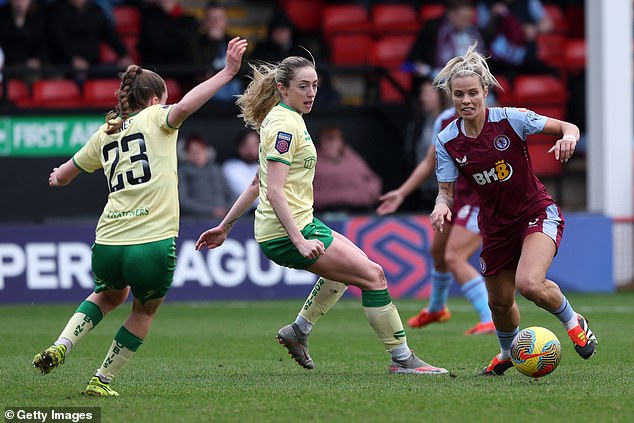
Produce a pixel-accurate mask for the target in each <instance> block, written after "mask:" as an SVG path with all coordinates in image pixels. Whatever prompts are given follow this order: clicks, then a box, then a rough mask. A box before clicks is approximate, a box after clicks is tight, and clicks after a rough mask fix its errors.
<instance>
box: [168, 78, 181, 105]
mask: <svg viewBox="0 0 634 423" xmlns="http://www.w3.org/2000/svg"><path fill="white" fill-rule="evenodd" d="M165 86H166V87H167V104H174V103H178V102H179V101H180V99H181V98H183V89H182V88H181V85H180V83H179V82H178V81H177V80H175V79H172V78H165Z"/></svg>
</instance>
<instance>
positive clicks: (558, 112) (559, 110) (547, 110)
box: [530, 105, 566, 120]
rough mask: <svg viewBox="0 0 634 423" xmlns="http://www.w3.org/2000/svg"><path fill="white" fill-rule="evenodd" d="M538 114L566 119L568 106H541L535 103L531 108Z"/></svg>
mask: <svg viewBox="0 0 634 423" xmlns="http://www.w3.org/2000/svg"><path fill="white" fill-rule="evenodd" d="M530 109H531V110H532V111H534V112H535V113H537V114H540V115H543V116H547V117H549V118H553V119H559V120H565V119H566V106H565V105H560V106H541V105H534V106H532V107H531V108H530Z"/></svg>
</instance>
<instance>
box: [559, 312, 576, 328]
mask: <svg viewBox="0 0 634 423" xmlns="http://www.w3.org/2000/svg"><path fill="white" fill-rule="evenodd" d="M561 324H562V325H564V327H565V328H566V330H570V329H572V328H574V327H575V326H577V325H578V324H579V320H578V319H577V313H575V314H574V316H573V317H572V319H570V320H568V321H567V322H561Z"/></svg>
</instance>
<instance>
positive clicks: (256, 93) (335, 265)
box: [196, 56, 447, 374]
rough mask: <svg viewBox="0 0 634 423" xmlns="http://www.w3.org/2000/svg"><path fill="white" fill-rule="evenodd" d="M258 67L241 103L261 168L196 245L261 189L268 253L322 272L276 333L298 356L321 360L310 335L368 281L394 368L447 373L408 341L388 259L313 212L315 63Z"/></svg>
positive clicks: (260, 236) (209, 241)
mask: <svg viewBox="0 0 634 423" xmlns="http://www.w3.org/2000/svg"><path fill="white" fill-rule="evenodd" d="M252 68H253V80H252V81H251V83H250V84H249V86H248V87H247V89H246V90H245V92H244V94H243V95H241V96H239V98H238V100H237V102H236V104H237V105H238V106H239V107H240V109H241V111H242V114H241V115H240V116H241V117H242V118H243V119H244V121H245V122H246V124H247V125H248V126H250V127H252V128H254V129H256V130H258V131H259V132H260V143H261V144H260V158H259V162H260V168H259V174H258V175H257V176H256V177H255V179H254V180H253V183H252V184H251V185H250V186H249V187H248V188H247V189H246V190H245V191H244V192H243V193H242V194H241V196H240V197H239V198H238V199H237V200H236V202H235V203H234V205H233V207H232V208H231V210H230V211H229V213H228V214H227V216H225V218H224V219H223V221H222V222H221V223H220V224H219V225H218V226H216V227H215V228H212V229H210V230H208V231H206V232H204V233H203V234H201V235H200V238H199V239H198V242H197V244H196V247H197V248H198V249H202V248H204V247H207V248H216V247H218V246H220V245H221V244H222V243H223V242H224V241H225V239H226V238H227V236H228V234H229V231H230V230H231V228H232V226H233V225H234V224H235V222H236V221H237V220H238V218H239V217H240V216H241V215H242V214H243V213H244V212H245V211H247V210H248V208H249V205H250V204H251V203H252V202H253V200H255V198H256V197H258V196H259V204H258V207H257V209H256V212H255V238H256V240H257V241H258V243H259V244H260V247H261V248H262V250H263V251H264V254H265V255H266V256H267V257H268V258H270V259H271V260H273V261H274V262H275V263H277V264H279V265H281V266H286V267H291V268H299V269H306V270H308V271H310V272H312V273H314V274H316V275H318V276H319V279H318V280H317V283H316V284H315V287H314V288H313V290H312V291H311V293H310V295H309V296H308V299H307V300H306V302H305V303H304V305H303V307H302V308H301V310H300V312H299V314H298V316H297V319H296V320H295V322H293V323H292V324H290V325H286V326H284V327H282V328H281V329H280V330H279V331H278V333H277V339H278V341H279V342H280V344H282V345H283V346H284V347H286V348H287V349H288V351H289V354H291V356H292V357H293V359H295V361H297V363H299V364H300V365H301V366H302V367H304V368H306V369H312V368H314V367H315V364H314V362H313V360H312V358H311V357H310V355H309V354H308V341H307V340H308V335H309V333H310V331H311V329H312V327H313V325H314V324H315V323H316V322H317V320H318V319H319V318H320V317H321V316H322V315H323V314H325V313H326V312H327V311H328V310H329V309H330V308H331V307H332V306H333V305H335V303H336V302H337V301H338V300H339V298H340V297H341V296H342V295H343V293H344V291H345V290H346V287H347V285H348V284H352V285H355V286H358V287H359V288H361V292H362V303H363V307H364V310H365V314H366V317H367V319H368V321H369V322H370V325H371V326H372V327H373V329H374V331H375V332H376V334H377V336H378V337H379V339H380V340H381V341H382V342H383V344H384V346H385V348H386V349H387V350H388V352H389V353H390V356H391V358H392V361H391V363H390V366H389V372H390V373H393V374H402V373H411V374H444V373H447V370H445V369H442V368H438V367H435V366H432V365H430V364H428V363H426V362H424V361H423V360H421V359H420V358H418V357H417V356H416V355H414V354H413V352H412V351H411V350H410V349H409V347H408V345H407V341H406V337H405V331H404V330H403V324H402V323H401V319H400V317H399V314H398V311H397V310H396V306H395V305H394V304H393V303H392V299H391V297H390V294H389V292H388V289H387V281H386V279H385V273H384V272H383V269H382V268H381V266H379V265H378V264H377V263H375V262H373V261H371V260H370V259H369V258H368V257H367V255H366V254H365V253H363V251H361V249H359V248H358V247H357V246H356V245H354V244H353V243H352V242H351V241H350V240H348V239H347V238H346V237H344V236H343V235H341V234H339V233H337V232H335V231H333V230H331V229H330V228H329V227H327V226H326V225H325V224H323V223H322V222H320V221H319V220H318V219H316V218H314V216H313V178H314V175H315V164H316V162H317V153H316V150H315V146H314V145H313V141H312V139H311V137H310V134H309V133H308V130H307V129H306V124H305V123H304V119H303V114H305V113H309V112H310V111H311V109H312V107H313V103H314V101H315V96H316V94H317V86H318V79H317V72H316V69H315V64H314V63H313V62H311V61H309V60H307V59H305V58H303V57H298V56H291V57H287V58H286V59H284V60H282V61H281V62H280V63H279V64H277V65H271V64H266V63H264V64H260V65H257V66H252Z"/></svg>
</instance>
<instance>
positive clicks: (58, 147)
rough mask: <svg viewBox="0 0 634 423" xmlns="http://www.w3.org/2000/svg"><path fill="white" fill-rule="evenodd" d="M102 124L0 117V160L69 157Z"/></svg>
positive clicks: (98, 119)
mask: <svg viewBox="0 0 634 423" xmlns="http://www.w3.org/2000/svg"><path fill="white" fill-rule="evenodd" d="M104 122H105V120H104V117H102V116H11V117H8V116H4V117H3V116H0V156H11V157H41V156H48V157H51V156H70V155H72V154H74V153H75V152H76V151H77V150H79V149H80V148H81V147H82V146H83V145H84V144H85V143H86V142H87V141H88V138H90V136H91V135H92V134H93V133H94V132H95V131H96V130H97V129H99V127H100V126H101V125H103V124H104Z"/></svg>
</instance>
